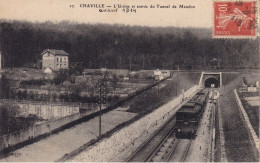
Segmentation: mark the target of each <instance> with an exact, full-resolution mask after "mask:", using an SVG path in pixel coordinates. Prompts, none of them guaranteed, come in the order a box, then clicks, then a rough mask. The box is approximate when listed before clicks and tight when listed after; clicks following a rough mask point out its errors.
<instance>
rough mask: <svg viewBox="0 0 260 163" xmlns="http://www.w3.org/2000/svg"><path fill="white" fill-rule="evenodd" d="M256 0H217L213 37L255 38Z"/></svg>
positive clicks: (215, 3)
mask: <svg viewBox="0 0 260 163" xmlns="http://www.w3.org/2000/svg"><path fill="white" fill-rule="evenodd" d="M256 5H257V4H256V2H255V1H236V2H235V1H215V2H214V26H213V38H255V37H256V36H257V11H256V10H257V6H256Z"/></svg>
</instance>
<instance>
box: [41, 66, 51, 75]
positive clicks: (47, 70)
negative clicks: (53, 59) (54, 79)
mask: <svg viewBox="0 0 260 163" xmlns="http://www.w3.org/2000/svg"><path fill="white" fill-rule="evenodd" d="M43 72H44V73H45V74H51V73H52V69H51V68H50V67H47V68H45V69H44V70H43Z"/></svg>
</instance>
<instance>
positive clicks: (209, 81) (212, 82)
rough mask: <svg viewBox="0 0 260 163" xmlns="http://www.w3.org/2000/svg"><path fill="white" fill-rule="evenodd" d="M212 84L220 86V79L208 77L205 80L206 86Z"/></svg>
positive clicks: (208, 86) (216, 86)
mask: <svg viewBox="0 0 260 163" xmlns="http://www.w3.org/2000/svg"><path fill="white" fill-rule="evenodd" d="M212 85H214V87H215V88H218V87H219V81H218V80H217V79H216V78H213V77H212V78H208V79H206V80H205V82H204V86H205V87H207V88H210V87H212Z"/></svg>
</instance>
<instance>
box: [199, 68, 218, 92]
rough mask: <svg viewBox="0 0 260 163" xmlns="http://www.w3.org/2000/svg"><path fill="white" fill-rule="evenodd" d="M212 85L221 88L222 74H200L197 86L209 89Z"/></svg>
mask: <svg viewBox="0 0 260 163" xmlns="http://www.w3.org/2000/svg"><path fill="white" fill-rule="evenodd" d="M212 84H214V87H215V88H218V87H221V86H222V72H202V73H201V76H200V81H199V86H200V87H201V88H203V87H211V86H212Z"/></svg>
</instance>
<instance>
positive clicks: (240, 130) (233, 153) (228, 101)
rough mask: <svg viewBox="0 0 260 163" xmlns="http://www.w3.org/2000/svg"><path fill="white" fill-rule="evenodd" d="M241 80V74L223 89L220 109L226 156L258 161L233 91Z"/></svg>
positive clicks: (240, 159) (233, 158)
mask: <svg viewBox="0 0 260 163" xmlns="http://www.w3.org/2000/svg"><path fill="white" fill-rule="evenodd" d="M241 81H242V78H241V76H240V77H238V78H236V79H235V80H233V81H232V82H227V83H228V84H227V85H225V86H224V87H223V89H222V90H221V94H222V96H221V97H220V109H221V113H222V120H223V130H224V136H225V149H226V156H227V160H228V161H236V162H238V161H239V162H244V161H246V162H248V161H258V160H257V159H258V158H257V157H256V156H255V154H254V151H253V148H252V144H251V143H250V141H249V136H248V133H247V129H246V126H245V124H244V123H243V121H242V119H241V117H240V115H239V110H238V106H237V103H236V100H235V96H234V93H233V90H234V89H235V88H238V87H239V85H240V84H241Z"/></svg>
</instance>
